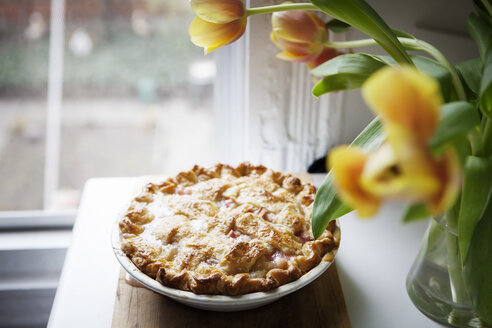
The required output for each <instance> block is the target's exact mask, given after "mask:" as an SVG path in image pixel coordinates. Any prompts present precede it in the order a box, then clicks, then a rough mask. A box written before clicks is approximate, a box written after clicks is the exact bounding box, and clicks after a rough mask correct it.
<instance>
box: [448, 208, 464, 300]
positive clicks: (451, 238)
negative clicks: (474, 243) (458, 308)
mask: <svg viewBox="0 0 492 328" xmlns="http://www.w3.org/2000/svg"><path fill="white" fill-rule="evenodd" d="M446 218H447V225H448V231H446V249H447V255H448V272H449V280H450V283H451V289H452V296H453V301H454V302H456V303H464V302H465V301H466V299H467V294H466V289H465V283H464V280H463V267H462V265H461V257H460V249H459V245H458V237H457V236H456V235H455V234H453V233H452V232H453V231H456V230H457V228H458V227H457V225H458V222H457V217H456V214H455V209H454V207H453V208H451V209H450V210H449V211H448V212H447V213H446Z"/></svg>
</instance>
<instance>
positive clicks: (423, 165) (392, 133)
mask: <svg viewBox="0 0 492 328" xmlns="http://www.w3.org/2000/svg"><path fill="white" fill-rule="evenodd" d="M363 96H364V99H365V100H366V102H367V103H368V104H369V106H370V107H371V108H372V109H373V110H374V112H375V113H376V114H379V115H380V118H381V121H382V123H383V127H384V131H385V132H386V135H387V141H386V142H384V143H383V144H382V145H381V147H380V148H379V149H377V150H376V151H374V152H372V153H369V154H363V155H361V154H353V153H354V152H355V151H356V150H355V149H354V148H345V149H344V148H342V149H337V150H336V151H333V152H332V153H331V155H330V164H331V165H332V169H333V172H334V177H335V183H336V185H337V187H338V188H339V191H340V197H341V198H342V199H343V200H344V201H345V202H346V203H347V204H349V205H350V206H352V207H354V208H356V209H358V210H359V214H360V215H361V216H370V215H372V214H374V213H375V211H376V210H377V208H378V207H379V205H380V204H381V200H382V199H401V200H404V201H406V202H408V203H410V204H418V203H424V204H426V205H427V208H428V210H429V212H430V213H431V214H438V213H441V212H443V211H444V210H446V209H447V208H449V207H450V206H451V205H452V204H453V202H454V200H455V198H456V196H457V194H458V191H459V187H460V183H461V169H460V165H459V161H458V157H457V155H456V151H455V150H454V148H453V147H451V146H450V147H448V148H446V149H445V150H444V152H443V154H442V155H441V156H439V157H436V156H434V155H433V154H432V153H431V150H430V148H429V146H428V144H429V141H430V139H431V138H432V136H433V135H434V133H435V131H436V129H437V126H438V123H439V115H440V109H439V107H440V105H441V104H442V99H441V96H440V92H439V85H438V84H437V82H436V81H435V80H434V79H432V78H431V77H429V76H427V75H425V74H423V73H421V72H419V71H417V70H415V69H412V68H407V67H403V68H401V69H395V68H391V67H388V68H384V69H382V70H380V71H379V72H376V73H375V74H374V75H373V76H371V77H370V78H369V79H368V80H367V81H366V83H365V84H364V86H363ZM349 150H350V151H349ZM357 152H361V151H360V150H357ZM351 153H352V154H351ZM354 165H359V166H360V167H359V171H358V173H357V174H354V172H350V171H349V170H347V169H346V168H344V166H348V167H352V166H354ZM347 186H357V188H354V187H351V188H348V187H347Z"/></svg>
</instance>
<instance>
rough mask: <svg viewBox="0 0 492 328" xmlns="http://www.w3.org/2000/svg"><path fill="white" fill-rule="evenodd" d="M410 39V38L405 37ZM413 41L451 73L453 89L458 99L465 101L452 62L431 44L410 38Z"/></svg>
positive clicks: (461, 86)
mask: <svg viewBox="0 0 492 328" xmlns="http://www.w3.org/2000/svg"><path fill="white" fill-rule="evenodd" d="M407 40H410V39H407ZM412 41H415V43H416V45H417V46H420V47H421V50H423V51H425V52H427V53H428V54H429V55H431V56H432V57H434V58H435V59H436V60H437V61H438V62H439V63H440V64H441V65H443V66H444V67H445V68H446V69H447V70H448V71H449V74H451V81H452V82H453V86H454V89H455V90H456V94H457V96H458V99H459V100H462V101H467V98H466V93H465V88H464V87H463V84H461V79H460V76H459V75H458V72H457V71H456V69H455V68H454V66H453V64H451V62H450V61H449V60H448V59H447V58H446V57H445V56H444V55H443V54H442V53H441V52H440V51H439V50H438V49H437V48H436V47H434V46H433V45H431V44H430V43H427V42H425V41H422V40H412Z"/></svg>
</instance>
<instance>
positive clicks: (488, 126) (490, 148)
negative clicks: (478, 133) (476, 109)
mask: <svg viewBox="0 0 492 328" xmlns="http://www.w3.org/2000/svg"><path fill="white" fill-rule="evenodd" d="M483 153H484V155H485V156H489V155H490V154H491V153H492V119H491V118H487V123H485V128H484V130H483Z"/></svg>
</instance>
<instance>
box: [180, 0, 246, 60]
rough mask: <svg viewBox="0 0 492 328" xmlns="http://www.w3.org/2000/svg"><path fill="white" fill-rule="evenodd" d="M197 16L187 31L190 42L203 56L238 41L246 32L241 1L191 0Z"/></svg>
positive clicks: (244, 12) (244, 10)
mask: <svg viewBox="0 0 492 328" xmlns="http://www.w3.org/2000/svg"><path fill="white" fill-rule="evenodd" d="M191 7H192V9H193V11H194V12H195V13H196V14H197V16H198V17H196V18H195V19H194V20H193V21H192V22H191V25H190V28H189V30H188V32H189V34H190V37H191V42H193V43H194V44H195V45H197V46H199V47H203V48H204V52H205V54H208V53H210V52H212V51H214V50H215V49H217V48H219V47H222V46H225V45H228V44H230V43H232V42H234V41H236V40H237V39H239V38H240V37H241V36H242V35H243V34H244V31H245V30H246V23H247V16H246V9H245V6H244V2H243V1H242V0H191Z"/></svg>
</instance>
